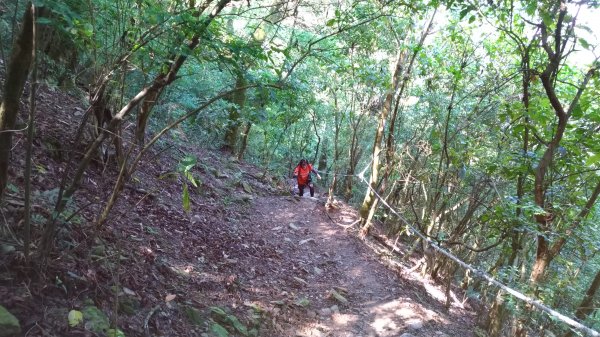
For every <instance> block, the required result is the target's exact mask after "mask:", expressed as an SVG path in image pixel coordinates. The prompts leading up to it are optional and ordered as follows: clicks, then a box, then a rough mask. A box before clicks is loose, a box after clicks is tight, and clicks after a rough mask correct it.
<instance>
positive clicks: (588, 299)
mask: <svg viewBox="0 0 600 337" xmlns="http://www.w3.org/2000/svg"><path fill="white" fill-rule="evenodd" d="M599 287H600V270H598V272H597V273H596V276H595V277H594V280H593V281H592V283H591V284H590V287H589V288H588V290H587V291H586V293H585V296H584V297H583V300H581V303H580V304H579V307H578V308H577V311H575V317H577V318H578V319H579V320H580V321H584V320H585V319H586V318H587V317H588V316H589V314H591V313H592V312H593V311H594V309H595V307H594V297H595V296H596V292H597V291H598V288H599ZM571 336H573V331H569V332H567V333H566V334H565V335H564V337H571Z"/></svg>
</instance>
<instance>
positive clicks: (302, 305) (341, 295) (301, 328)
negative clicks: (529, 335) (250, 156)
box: [248, 196, 474, 337]
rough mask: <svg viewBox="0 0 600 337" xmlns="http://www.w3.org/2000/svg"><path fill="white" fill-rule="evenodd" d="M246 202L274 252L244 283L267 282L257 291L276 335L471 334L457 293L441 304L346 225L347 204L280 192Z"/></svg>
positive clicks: (429, 288)
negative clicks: (266, 301)
mask: <svg viewBox="0 0 600 337" xmlns="http://www.w3.org/2000/svg"><path fill="white" fill-rule="evenodd" d="M252 206H253V207H251V209H253V212H255V214H254V217H255V219H254V220H255V221H254V223H257V224H258V225H257V228H255V230H256V233H257V234H258V233H263V235H262V237H263V240H264V242H263V243H264V244H265V245H266V246H271V247H273V252H274V253H275V254H274V255H273V256H265V257H264V260H263V263H264V267H265V268H266V271H267V272H264V273H262V275H261V273H255V274H254V277H253V278H252V279H250V280H248V285H249V286H250V287H252V288H253V289H254V290H258V289H257V288H261V286H262V287H265V286H266V287H265V288H264V290H263V291H264V292H266V293H264V294H263V296H270V297H272V298H273V300H272V301H271V302H270V303H271V304H274V305H276V306H279V308H276V309H275V314H276V315H275V316H274V317H278V318H279V319H275V320H274V326H275V329H276V330H279V333H281V335H282V336H336V337H351V336H357V337H358V336H402V335H404V336H410V335H412V336H445V335H446V336H471V335H473V330H474V317H473V313H472V312H471V311H469V309H468V308H466V307H465V306H466V305H465V303H463V302H462V301H460V300H459V299H456V300H455V303H454V304H453V305H452V307H451V309H450V310H449V311H448V312H446V311H445V309H444V306H443V304H444V303H445V300H446V298H445V296H444V293H443V291H442V290H441V288H439V287H438V286H436V285H433V284H431V283H429V282H427V281H423V280H420V279H419V277H418V275H414V274H410V273H401V272H399V271H398V270H392V269H390V268H388V267H386V266H385V265H384V263H382V261H381V257H380V256H378V255H377V253H376V252H375V251H374V250H373V249H372V248H369V245H367V244H365V242H364V241H361V240H359V239H358V238H357V237H356V235H354V233H353V232H352V231H349V230H348V227H347V226H348V225H349V224H351V223H352V222H353V221H354V220H355V214H354V211H353V210H351V209H349V208H346V207H341V208H339V209H334V210H332V211H326V210H325V207H324V204H323V202H321V201H320V200H319V199H316V198H315V199H313V198H306V197H305V198H293V197H281V196H265V197H261V198H257V199H255V200H253V202H252ZM261 269H262V268H261ZM255 270H256V269H255ZM253 295H255V296H256V295H257V292H253ZM256 299H258V298H256ZM248 300H252V299H248Z"/></svg>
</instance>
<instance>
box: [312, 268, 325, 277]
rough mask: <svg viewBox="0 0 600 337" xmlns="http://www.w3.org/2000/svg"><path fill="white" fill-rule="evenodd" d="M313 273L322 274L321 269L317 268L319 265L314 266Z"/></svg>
mask: <svg viewBox="0 0 600 337" xmlns="http://www.w3.org/2000/svg"><path fill="white" fill-rule="evenodd" d="M314 271H315V274H317V275H321V274H323V270H321V269H319V267H314Z"/></svg>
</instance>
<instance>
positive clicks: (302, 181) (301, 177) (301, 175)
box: [294, 164, 313, 186]
mask: <svg viewBox="0 0 600 337" xmlns="http://www.w3.org/2000/svg"><path fill="white" fill-rule="evenodd" d="M312 170H313V167H312V165H311V164H306V167H302V166H301V165H298V166H296V168H295V169H294V175H295V176H297V177H298V185H299V186H300V185H306V184H308V177H309V176H310V172H311V171H312Z"/></svg>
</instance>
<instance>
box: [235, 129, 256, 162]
mask: <svg viewBox="0 0 600 337" xmlns="http://www.w3.org/2000/svg"><path fill="white" fill-rule="evenodd" d="M250 128H252V123H250V122H247V123H246V126H245V127H244V132H243V133H242V140H241V144H240V150H239V151H238V156H237V158H238V160H239V161H241V160H242V159H244V153H246V147H247V146H248V136H249V135H250Z"/></svg>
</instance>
